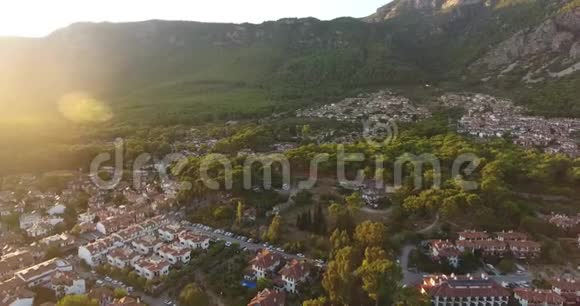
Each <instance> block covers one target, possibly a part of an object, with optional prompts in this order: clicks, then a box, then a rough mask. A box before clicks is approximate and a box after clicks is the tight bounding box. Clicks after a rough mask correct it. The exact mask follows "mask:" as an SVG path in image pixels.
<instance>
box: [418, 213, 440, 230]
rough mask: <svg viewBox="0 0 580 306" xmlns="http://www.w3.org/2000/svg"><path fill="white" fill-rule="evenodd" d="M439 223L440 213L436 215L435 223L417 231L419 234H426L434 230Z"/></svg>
mask: <svg viewBox="0 0 580 306" xmlns="http://www.w3.org/2000/svg"><path fill="white" fill-rule="evenodd" d="M438 225H439V214H437V216H436V217H435V221H433V223H431V224H430V225H429V226H427V227H425V228H423V229H420V230H418V231H417V233H418V234H425V233H428V232H430V231H431V230H433V229H434V228H435V227H436V226H438Z"/></svg>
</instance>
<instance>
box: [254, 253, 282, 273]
mask: <svg viewBox="0 0 580 306" xmlns="http://www.w3.org/2000/svg"><path fill="white" fill-rule="evenodd" d="M280 261H282V256H281V255H280V254H278V253H273V252H270V251H269V250H266V249H264V250H261V251H260V252H259V253H258V254H257V255H256V257H254V259H252V260H251V261H250V263H251V264H252V265H255V266H257V267H260V268H262V269H269V268H271V267H273V266H274V265H275V264H276V263H277V262H280Z"/></svg>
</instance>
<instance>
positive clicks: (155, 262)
mask: <svg viewBox="0 0 580 306" xmlns="http://www.w3.org/2000/svg"><path fill="white" fill-rule="evenodd" d="M170 266H171V264H170V263H169V262H167V261H166V260H165V259H163V258H156V259H154V258H144V259H140V260H138V261H137V262H136V263H135V271H136V272H137V274H139V276H141V277H144V278H146V279H149V280H152V279H155V278H158V277H161V276H164V275H167V274H169V267H170Z"/></svg>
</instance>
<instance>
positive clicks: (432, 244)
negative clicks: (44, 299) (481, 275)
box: [428, 240, 461, 268]
mask: <svg viewBox="0 0 580 306" xmlns="http://www.w3.org/2000/svg"><path fill="white" fill-rule="evenodd" d="M428 245H429V255H430V256H431V260H434V261H438V262H441V260H445V261H447V263H448V264H449V265H450V266H452V267H454V268H458V267H459V258H460V257H461V252H460V251H459V250H458V249H457V247H456V246H455V245H454V244H453V243H452V242H450V241H449V240H431V241H429V242H428Z"/></svg>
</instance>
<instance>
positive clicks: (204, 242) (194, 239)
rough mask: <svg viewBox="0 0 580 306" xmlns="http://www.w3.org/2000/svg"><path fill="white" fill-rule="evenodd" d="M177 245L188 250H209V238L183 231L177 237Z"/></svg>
mask: <svg viewBox="0 0 580 306" xmlns="http://www.w3.org/2000/svg"><path fill="white" fill-rule="evenodd" d="M178 238H179V243H181V245H183V246H186V247H188V248H190V249H193V250H196V249H202V250H207V249H208V248H209V241H210V239H209V237H207V236H203V235H197V234H195V233H193V232H190V231H183V232H181V233H179V235H178Z"/></svg>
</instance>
